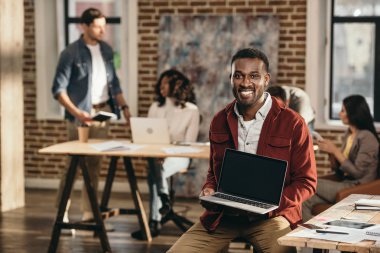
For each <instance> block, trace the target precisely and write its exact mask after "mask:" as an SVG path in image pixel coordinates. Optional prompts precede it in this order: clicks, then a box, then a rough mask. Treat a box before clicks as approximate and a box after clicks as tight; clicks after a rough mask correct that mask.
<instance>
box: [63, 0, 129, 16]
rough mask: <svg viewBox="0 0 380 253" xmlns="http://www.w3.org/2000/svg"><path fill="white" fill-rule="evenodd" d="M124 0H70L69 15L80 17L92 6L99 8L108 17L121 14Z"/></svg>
mask: <svg viewBox="0 0 380 253" xmlns="http://www.w3.org/2000/svg"><path fill="white" fill-rule="evenodd" d="M121 1H122V0H106V1H104V0H91V1H89V0H69V17H71V18H73V17H80V16H81V15H82V12H83V11H84V10H86V9H88V8H90V7H92V8H96V9H99V10H100V11H101V12H103V14H104V15H105V16H106V17H120V16H121V9H122V8H121Z"/></svg>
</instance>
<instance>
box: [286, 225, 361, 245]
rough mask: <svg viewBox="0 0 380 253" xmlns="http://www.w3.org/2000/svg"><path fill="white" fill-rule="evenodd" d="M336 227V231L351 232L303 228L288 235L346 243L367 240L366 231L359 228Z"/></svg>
mask: <svg viewBox="0 0 380 253" xmlns="http://www.w3.org/2000/svg"><path fill="white" fill-rule="evenodd" d="M335 228H336V227H334V231H342V232H348V233H349V234H348V235H341V234H331V233H317V232H315V230H311V229H303V230H300V231H297V232H293V233H290V234H287V236H291V237H303V238H312V239H320V240H327V241H335V242H346V243H358V242H360V241H362V240H365V237H366V236H365V232H364V231H358V230H359V229H339V230H338V229H335ZM348 230H350V231H348Z"/></svg>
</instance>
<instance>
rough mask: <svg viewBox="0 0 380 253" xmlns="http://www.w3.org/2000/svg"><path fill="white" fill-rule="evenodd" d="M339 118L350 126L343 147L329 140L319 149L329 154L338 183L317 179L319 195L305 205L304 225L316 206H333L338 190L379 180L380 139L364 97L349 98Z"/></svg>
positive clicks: (320, 145) (319, 143)
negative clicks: (327, 204)
mask: <svg viewBox="0 0 380 253" xmlns="http://www.w3.org/2000/svg"><path fill="white" fill-rule="evenodd" d="M339 117H340V119H341V120H342V122H343V124H345V125H348V129H347V131H346V134H345V136H344V143H343V146H342V148H341V149H339V148H338V147H337V146H336V145H335V144H334V143H333V142H331V141H330V140H319V141H317V144H318V146H319V149H320V150H321V151H324V152H327V153H328V154H329V158H330V162H331V167H332V169H333V170H334V171H335V176H336V178H337V179H338V180H337V181H332V180H328V179H318V185H317V192H316V194H315V195H314V196H313V197H311V198H310V199H309V200H307V201H305V202H304V203H303V205H302V218H303V221H304V222H306V221H308V220H309V219H311V218H313V215H312V214H311V210H312V208H313V206H314V205H315V204H320V203H330V204H331V203H334V201H335V196H336V193H337V192H338V191H340V190H342V189H345V188H349V187H352V186H354V185H357V184H362V183H368V182H371V181H373V180H375V179H376V178H377V173H378V171H377V169H378V165H379V164H378V163H379V137H378V135H377V133H376V130H375V126H374V123H373V118H372V116H371V112H370V110H369V107H368V104H367V102H366V101H365V98H364V97H363V96H360V95H352V96H348V97H346V98H345V99H344V100H343V105H342V109H341V111H340V113H339Z"/></svg>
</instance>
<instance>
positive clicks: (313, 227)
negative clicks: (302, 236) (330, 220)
mask: <svg viewBox="0 0 380 253" xmlns="http://www.w3.org/2000/svg"><path fill="white" fill-rule="evenodd" d="M298 226H299V227H302V228H307V229H325V227H321V226H317V225H314V224H309V223H301V224H298Z"/></svg>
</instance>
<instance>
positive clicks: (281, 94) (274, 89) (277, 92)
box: [267, 86, 286, 103]
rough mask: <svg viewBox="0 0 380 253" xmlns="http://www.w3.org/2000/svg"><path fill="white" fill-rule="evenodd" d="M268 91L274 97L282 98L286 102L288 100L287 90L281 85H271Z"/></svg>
mask: <svg viewBox="0 0 380 253" xmlns="http://www.w3.org/2000/svg"><path fill="white" fill-rule="evenodd" d="M267 92H268V93H269V94H271V95H272V96H273V97H276V98H279V99H281V100H282V101H283V102H284V103H285V102H286V91H285V90H284V88H282V87H281V86H269V87H268V89H267Z"/></svg>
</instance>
